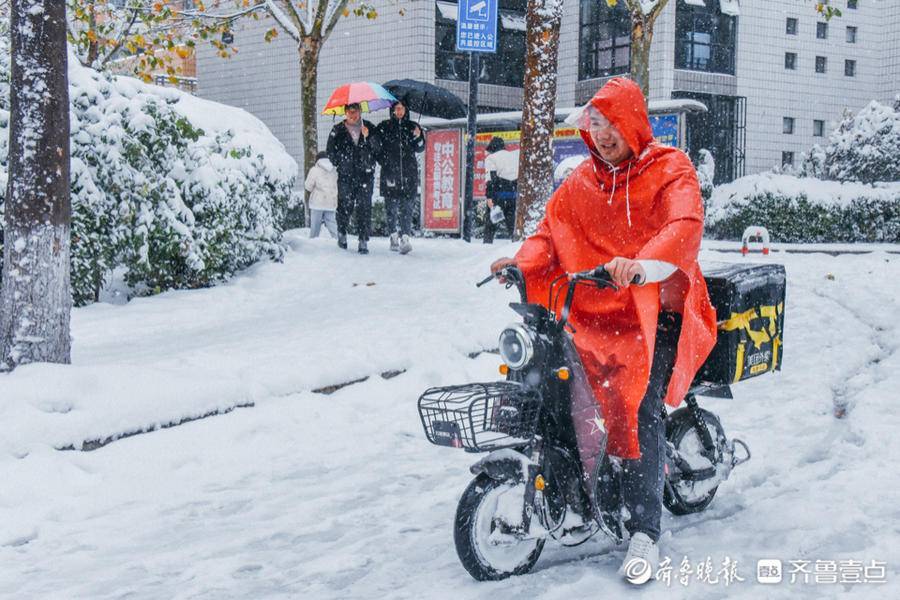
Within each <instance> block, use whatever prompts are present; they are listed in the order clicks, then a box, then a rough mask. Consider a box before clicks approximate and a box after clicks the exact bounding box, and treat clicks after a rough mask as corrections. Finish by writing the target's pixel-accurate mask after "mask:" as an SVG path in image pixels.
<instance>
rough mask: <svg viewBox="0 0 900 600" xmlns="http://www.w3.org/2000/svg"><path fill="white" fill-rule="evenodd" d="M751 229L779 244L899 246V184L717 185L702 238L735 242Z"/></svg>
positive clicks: (796, 181) (774, 177)
mask: <svg viewBox="0 0 900 600" xmlns="http://www.w3.org/2000/svg"><path fill="white" fill-rule="evenodd" d="M750 225H762V226H764V227H766V228H768V230H769V233H771V235H772V239H773V240H774V241H779V242H900V183H891V184H878V185H867V184H862V183H840V182H836V181H822V180H819V179H814V178H809V177H805V178H803V177H793V176H790V175H778V174H772V173H762V174H758V175H749V176H747V177H742V178H740V179H737V180H735V181H734V182H732V183H729V184H726V185H722V186H719V187H717V188H716V189H715V191H714V192H713V195H712V198H711V200H710V204H709V210H708V212H707V215H706V227H707V233H708V234H709V235H711V236H712V237H715V238H719V239H740V238H741V234H742V233H743V231H744V229H745V228H746V227H748V226H750Z"/></svg>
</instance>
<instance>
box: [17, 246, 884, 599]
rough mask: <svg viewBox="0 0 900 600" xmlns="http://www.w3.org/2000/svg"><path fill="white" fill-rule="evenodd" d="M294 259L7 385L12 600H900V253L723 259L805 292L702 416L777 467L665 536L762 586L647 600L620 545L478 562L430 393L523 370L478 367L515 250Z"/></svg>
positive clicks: (506, 317) (679, 553)
mask: <svg viewBox="0 0 900 600" xmlns="http://www.w3.org/2000/svg"><path fill="white" fill-rule="evenodd" d="M288 240H289V242H290V244H291V246H292V251H291V252H289V253H288V254H287V256H286V258H285V261H284V263H282V264H262V265H258V266H256V267H254V268H252V269H250V270H249V271H248V272H246V273H244V274H242V275H241V276H239V277H237V278H236V279H234V280H233V281H232V282H230V283H228V284H226V285H222V286H219V287H216V288H212V289H208V290H197V291H189V292H170V293H166V294H163V295H161V296H157V297H154V298H148V299H140V300H136V301H133V302H131V303H129V304H127V305H108V304H97V305H93V306H90V307H87V308H83V309H78V310H76V311H75V312H74V314H73V336H74V357H73V362H74V364H73V365H72V366H69V367H58V366H50V365H31V366H27V367H23V368H20V369H18V370H17V371H16V372H14V373H13V374H11V375H6V376H2V377H0V474H2V478H3V483H2V485H0V596H2V597H10V598H125V597H129V598H217V599H218V598H314V599H319V598H322V599H330V598H335V599H337V598H340V599H344V598H415V599H421V598H454V599H455V600H458V599H468V598H484V599H488V598H490V599H491V600H495V599H497V598H504V599H505V598H516V597H523V596H530V597H537V598H547V599H555V598H559V599H563V598H565V599H571V598H601V597H612V598H617V597H622V596H624V595H625V594H626V593H639V594H640V595H641V597H648V598H663V597H665V598H671V597H690V598H704V599H705V598H722V597H725V596H728V597H736V598H747V599H751V598H752V599H756V598H796V597H800V598H830V597H835V596H843V595H844V594H847V595H850V596H852V597H860V598H896V597H900V471H898V469H897V466H896V465H897V463H896V461H897V459H898V457H900V435H898V434H897V431H898V430H900V411H898V410H897V408H896V401H897V398H898V392H897V390H898V389H900V353H898V352H897V348H898V345H900V342H898V339H900V335H898V334H900V331H898V325H897V315H898V314H900V299H898V298H900V255H897V254H889V253H887V252H885V251H883V249H878V248H876V249H875V251H874V252H872V253H870V254H862V255H842V256H837V257H832V256H829V255H824V254H782V253H776V254H774V255H773V256H771V257H769V258H766V259H763V258H762V257H760V256H758V255H757V256H754V257H753V258H752V259H745V258H741V257H740V255H736V254H734V253H730V252H729V253H725V252H719V251H716V250H705V251H704V252H703V256H702V258H703V259H704V260H714V261H723V260H724V261H739V260H771V261H778V262H784V264H785V265H786V267H787V272H788V282H789V283H788V291H787V306H786V332H785V346H784V353H785V354H784V370H783V371H782V372H781V373H780V374H777V375H767V376H764V377H760V378H758V379H756V380H752V381H748V382H744V383H741V384H739V385H737V386H735V387H734V392H735V398H734V399H733V400H722V399H709V400H705V401H703V402H701V404H702V405H703V406H705V407H706V408H709V409H711V410H713V411H715V412H717V413H718V414H720V416H721V418H722V422H723V425H724V426H725V429H726V431H727V432H728V433H729V434H730V435H733V436H736V437H740V438H742V439H744V440H745V441H746V442H747V443H748V444H749V445H750V447H751V450H752V451H753V459H752V460H751V461H750V462H749V463H747V464H746V465H743V466H741V467H739V468H738V469H737V470H736V471H735V472H734V473H733V475H732V477H731V479H729V480H728V481H727V482H725V483H724V484H722V486H721V488H720V490H719V495H718V496H717V498H716V500H715V501H714V502H713V504H712V505H711V506H710V507H709V508H708V509H707V511H706V512H704V513H702V514H699V515H693V516H688V517H673V516H671V515H669V514H668V513H665V514H664V517H663V529H664V530H665V531H667V533H665V534H664V536H663V539H662V540H661V548H662V554H663V555H668V556H670V557H671V558H672V560H673V562H674V564H675V571H676V573H674V576H675V578H676V579H677V575H678V573H677V569H678V566H679V565H680V563H681V560H682V558H683V557H685V556H687V557H688V559H689V560H690V561H691V562H692V563H694V564H696V563H698V562H701V561H704V560H705V559H706V558H707V556H709V557H710V558H711V561H712V563H713V565H714V568H715V569H716V570H717V569H718V568H719V567H720V566H721V563H722V562H723V560H725V559H726V558H729V559H732V560H736V561H737V572H738V574H739V575H740V576H741V577H742V578H743V579H744V580H745V581H743V582H736V583H732V584H731V585H729V586H727V587H726V586H725V584H724V582H722V581H721V580H720V581H719V583H718V584H710V583H702V582H699V581H698V580H697V579H696V577H691V580H690V581H689V583H688V585H687V586H682V585H681V584H680V583H678V582H677V581H673V582H672V585H671V587H667V586H666V585H665V584H661V583H656V584H654V585H653V586H647V587H643V588H640V591H637V590H632V589H626V587H628V586H627V584H624V583H620V582H619V581H618V579H617V578H616V576H615V569H616V567H617V566H618V563H619V561H620V560H621V557H622V555H623V549H622V548H620V547H616V546H614V545H613V544H612V543H610V542H608V541H607V540H605V539H602V538H600V537H597V538H595V539H593V540H591V541H589V542H587V543H586V544H584V545H583V546H580V547H577V548H562V547H559V546H556V545H554V544H553V543H552V542H551V543H548V545H547V548H546V549H545V551H544V555H543V556H542V558H541V559H540V561H539V562H538V564H537V567H536V570H535V572H534V573H533V574H530V575H527V576H522V577H518V578H514V579H512V580H507V581H504V582H499V583H476V582H475V581H473V580H472V579H470V578H469V576H468V575H467V574H466V573H465V571H464V570H463V569H462V567H461V566H460V565H459V563H458V561H457V558H456V555H455V551H454V548H453V541H452V529H451V523H452V519H453V513H454V510H455V507H456V501H457V500H458V498H459V495H460V493H461V492H462V490H463V488H464V487H465V485H466V483H467V481H468V479H469V474H468V470H467V467H468V465H469V464H470V462H472V461H473V460H474V459H475V456H473V455H468V454H465V453H463V452H459V451H454V450H451V449H447V448H438V447H435V446H431V445H429V444H428V443H427V442H426V441H425V439H424V437H423V435H422V432H421V425H420V422H419V418H418V415H417V413H416V409H415V401H416V398H417V396H418V394H419V393H420V392H421V390H423V389H424V388H425V387H428V386H431V385H437V384H448V383H453V382H465V381H471V380H485V379H493V378H496V377H498V376H497V375H496V367H497V364H498V359H497V357H496V356H495V355H492V354H481V355H479V356H478V357H476V358H474V359H472V358H469V356H468V355H469V354H470V353H472V352H474V351H478V350H481V349H484V348H490V347H493V346H495V345H496V336H497V333H498V332H499V329H500V328H501V327H502V326H503V325H505V324H506V323H508V322H510V321H512V320H514V315H513V313H512V312H511V311H509V309H508V308H506V306H505V303H506V302H508V301H510V300H513V299H514V297H513V293H512V291H511V290H504V289H503V288H502V287H500V286H493V285H492V286H487V287H485V288H481V289H477V290H476V289H475V287H474V286H473V283H474V282H475V281H476V280H477V279H479V278H480V277H481V276H483V274H484V273H485V271H486V268H487V265H488V264H489V263H490V261H491V260H492V259H494V258H496V257H498V256H502V255H505V254H510V255H511V254H512V253H513V251H514V249H515V247H514V246H511V245H509V244H507V243H500V244H497V245H495V246H493V247H490V246H487V247H486V246H483V245H481V244H473V245H467V244H464V243H462V242H458V241H448V240H417V241H416V242H415V250H414V252H413V253H412V254H410V255H408V256H405V257H401V256H398V255H396V254H393V253H389V252H388V250H387V242H386V241H385V240H383V239H381V240H375V241H374V242H373V244H372V248H373V251H372V254H371V255H370V256H367V257H361V256H358V255H356V254H355V253H347V252H342V251H339V250H338V249H337V248H336V246H335V245H334V243H333V242H332V241H331V240H327V239H320V240H314V241H309V240H306V239H303V237H302V235H301V234H300V233H299V232H293V233H291V234H289V235H288ZM401 369H405V370H406V371H405V372H404V373H402V374H400V375H398V376H396V377H391V378H383V377H382V376H381V375H380V374H381V373H383V372H386V371H392V370H401ZM366 376H368V377H369V379H368V380H366V381H365V382H361V383H357V384H354V385H351V386H348V387H345V388H343V389H340V390H338V391H337V392H335V393H333V394H331V395H323V394H317V393H312V391H311V390H313V389H315V388H318V387H322V386H327V385H331V384H336V383H340V382H343V381H348V380H352V379H358V378H362V377H366ZM835 401H839V402H843V403H847V404H848V406H849V413H848V416H847V417H846V418H845V419H842V420H837V419H835V418H834V417H833V416H832V413H833V406H834V403H835ZM251 403H252V404H253V405H254V406H252V407H247V408H239V409H236V410H234V411H232V412H230V413H228V414H224V415H221V416H215V417H211V418H207V419H203V420H199V421H195V422H192V423H187V424H184V425H181V426H178V427H174V428H170V429H163V430H159V431H154V432H152V433H148V434H144V435H138V436H134V437H129V438H127V439H121V440H118V441H115V442H113V443H111V444H109V445H108V446H106V447H104V448H101V449H99V450H96V451H93V452H73V451H67V452H61V451H58V450H56V449H54V448H56V447H64V446H68V445H73V446H76V447H80V445H81V443H82V442H84V441H90V440H97V439H100V440H103V439H106V438H108V437H111V436H115V435H116V434H121V433H123V432H130V431H139V430H143V429H148V428H153V427H154V426H157V425H159V424H165V423H169V422H172V421H178V420H181V419H182V418H185V417H191V416H197V415H202V414H205V413H208V412H212V411H216V410H220V411H221V410H227V409H228V408H231V407H234V406H238V405H245V404H251ZM767 558H773V559H774V558H778V559H781V560H782V561H784V563H785V565H784V566H785V571H786V573H787V571H788V570H789V569H790V567H789V564H788V561H790V560H797V559H804V560H809V561H811V564H810V571H811V572H813V573H814V568H815V561H817V560H818V561H825V562H822V563H820V568H828V566H829V565H836V566H837V567H838V568H841V571H840V572H841V573H842V574H843V575H844V576H846V575H847V574H849V573H851V566H852V563H851V564H850V566H848V565H846V564H845V565H841V564H840V563H838V562H836V561H841V560H845V561H846V560H858V561H860V562H861V563H862V564H863V565H870V564H871V562H872V561H873V560H874V561H885V563H886V572H885V576H884V579H885V581H886V583H884V584H876V583H860V584H855V585H849V584H845V585H840V584H830V583H818V584H816V583H815V576H814V575H812V576H810V582H809V583H806V584H804V583H801V582H795V583H793V584H792V583H790V578H789V576H788V575H787V574H785V581H783V582H782V583H780V584H775V585H762V584H759V583H757V582H756V564H757V560H758V559H767ZM828 561H831V562H828ZM842 567H843V568H842ZM869 574H870V575H875V574H877V573H876V572H875V571H873V570H870V572H869ZM820 581H822V579H821V577H820Z"/></svg>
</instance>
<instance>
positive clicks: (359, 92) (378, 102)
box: [322, 81, 397, 115]
mask: <svg viewBox="0 0 900 600" xmlns="http://www.w3.org/2000/svg"><path fill="white" fill-rule="evenodd" d="M396 101H397V99H396V98H394V96H393V95H392V94H391V93H390V92H389V91H387V90H386V89H384V88H383V87H381V86H380V85H378V84H377V83H370V82H368V81H358V82H356V83H347V84H344V85H342V86H341V87H339V88H337V89H336V90H334V92H332V94H331V98H329V99H328V103H327V104H325V110H323V111H322V114H323V115H343V114H344V107H345V106H347V105H348V104H359V106H360V109H362V112H372V111H375V110H381V109H382V108H388V107H389V106H390V105H391V104H392V103H393V102H396Z"/></svg>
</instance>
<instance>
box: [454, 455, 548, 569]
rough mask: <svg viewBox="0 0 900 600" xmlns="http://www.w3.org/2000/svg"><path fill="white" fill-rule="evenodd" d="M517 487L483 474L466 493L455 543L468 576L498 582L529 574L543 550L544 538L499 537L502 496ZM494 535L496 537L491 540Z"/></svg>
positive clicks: (460, 508)
mask: <svg viewBox="0 0 900 600" xmlns="http://www.w3.org/2000/svg"><path fill="white" fill-rule="evenodd" d="M515 487H516V485H515V484H514V483H512V482H503V481H497V480H494V479H491V478H490V477H488V476H487V475H485V474H483V473H482V474H481V475H479V476H478V477H476V478H475V479H473V480H472V483H470V484H469V487H467V488H466V491H465V492H463V495H462V498H460V500H459V506H458V507H457V509H456V521H455V527H454V531H453V539H454V541H455V542H456V553H457V555H459V560H460V562H462V565H463V567H465V569H466V571H468V572H469V575H471V576H472V577H474V578H475V579H477V580H478V581H496V580H500V579H506V578H507V577H511V576H513V575H523V574H525V573H527V572H529V571H530V570H531V569H532V568H533V567H534V564H535V563H536V562H537V560H538V558H539V557H540V555H541V551H542V550H543V549H544V541H545V540H544V539H543V538H530V539H518V538H516V537H515V536H513V535H503V536H500V537H501V538H503V539H501V540H499V543H498V540H497V539H496V538H497V537H498V535H497V534H498V533H499V532H497V531H496V529H497V525H496V522H495V518H494V517H495V515H496V513H497V510H498V502H500V501H501V496H502V494H504V493H506V492H509V491H511V490H513V489H514V488H515ZM492 534H494V537H493V538H492Z"/></svg>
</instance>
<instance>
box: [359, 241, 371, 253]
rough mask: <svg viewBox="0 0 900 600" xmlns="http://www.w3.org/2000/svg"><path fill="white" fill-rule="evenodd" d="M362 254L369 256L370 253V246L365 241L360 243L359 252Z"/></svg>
mask: <svg viewBox="0 0 900 600" xmlns="http://www.w3.org/2000/svg"><path fill="white" fill-rule="evenodd" d="M357 252H359V253H360V254H368V253H369V245H368V244H367V243H366V242H365V241H364V240H360V241H359V250H357Z"/></svg>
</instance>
